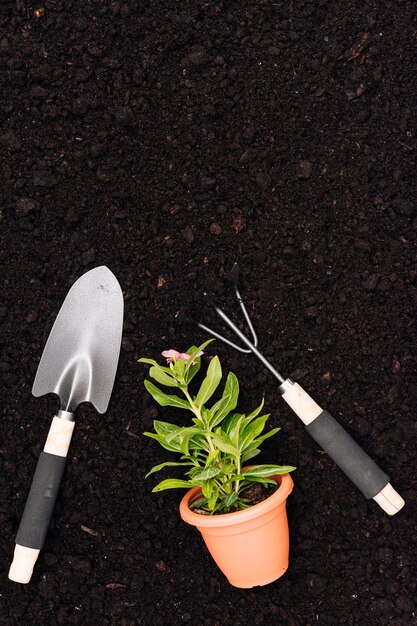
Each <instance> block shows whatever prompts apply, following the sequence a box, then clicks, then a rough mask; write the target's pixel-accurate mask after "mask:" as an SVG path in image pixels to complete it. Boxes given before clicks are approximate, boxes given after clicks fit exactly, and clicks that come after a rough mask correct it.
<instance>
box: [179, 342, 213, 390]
mask: <svg viewBox="0 0 417 626" xmlns="http://www.w3.org/2000/svg"><path fill="white" fill-rule="evenodd" d="M212 341H214V338H211V339H208V340H207V341H205V342H204V343H202V344H201V346H198V347H197V348H196V347H195V346H191V348H188V350H187V354H189V355H190V358H189V359H188V363H187V365H186V367H185V372H184V373H185V374H188V372H189V370H190V369H191V367H192V365H193V361H196V360H197V359H200V357H199V356H197V354H198V353H199V352H201V351H202V350H204V348H205V347H206V346H208V345H209V343H211V342H212ZM188 380H189V379H188Z"/></svg>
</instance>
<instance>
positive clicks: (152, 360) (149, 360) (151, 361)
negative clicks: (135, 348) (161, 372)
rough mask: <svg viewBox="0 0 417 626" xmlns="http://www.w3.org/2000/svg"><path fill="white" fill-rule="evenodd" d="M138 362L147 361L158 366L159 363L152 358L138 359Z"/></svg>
mask: <svg viewBox="0 0 417 626" xmlns="http://www.w3.org/2000/svg"><path fill="white" fill-rule="evenodd" d="M138 363H148V364H149V365H155V367H159V364H158V363H157V362H156V361H155V360H154V359H145V358H143V357H142V358H141V359H138Z"/></svg>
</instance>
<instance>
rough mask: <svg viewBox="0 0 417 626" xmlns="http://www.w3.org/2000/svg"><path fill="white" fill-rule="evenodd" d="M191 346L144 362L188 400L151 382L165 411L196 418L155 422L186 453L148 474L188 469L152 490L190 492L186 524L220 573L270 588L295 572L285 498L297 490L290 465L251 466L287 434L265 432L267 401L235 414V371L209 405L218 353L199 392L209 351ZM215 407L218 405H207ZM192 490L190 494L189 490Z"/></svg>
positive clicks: (218, 372)
mask: <svg viewBox="0 0 417 626" xmlns="http://www.w3.org/2000/svg"><path fill="white" fill-rule="evenodd" d="M210 341H213V340H212V339H210V340H209V341H207V342H205V343H204V344H203V345H202V346H200V347H195V346H192V347H191V348H189V349H188V350H187V352H185V353H180V352H177V351H176V350H167V351H165V352H162V354H163V356H165V358H166V359H167V361H168V363H167V365H166V366H163V365H160V364H158V363H157V362H156V361H154V360H153V359H147V358H142V359H139V361H140V362H142V363H146V364H148V365H150V366H151V367H150V369H149V376H150V377H151V378H152V379H153V380H154V381H156V382H157V383H159V384H160V385H163V386H164V387H170V388H172V389H176V390H178V392H180V394H181V395H177V394H170V393H166V392H165V391H162V390H161V388H160V387H158V386H157V385H155V384H154V383H153V382H151V381H150V380H145V387H146V389H147V391H148V392H149V393H150V394H151V395H152V396H153V398H154V399H155V400H156V401H157V402H158V403H159V404H160V405H161V406H171V407H176V408H179V409H184V410H186V411H188V412H189V413H191V415H190V417H191V421H190V423H189V424H188V425H186V426H178V425H176V424H172V423H168V422H163V421H160V420H155V421H154V422H153V426H154V429H155V432H146V433H144V434H145V435H146V436H148V437H152V438H153V439H156V441H158V442H159V443H160V445H161V446H162V447H163V448H165V449H166V450H169V451H170V452H175V453H177V454H179V455H180V459H179V461H166V462H164V463H161V464H159V465H156V466H155V467H153V468H152V469H151V470H150V472H149V473H148V474H147V476H149V475H150V474H153V473H154V472H159V471H160V470H161V469H163V468H165V467H171V466H178V467H181V468H184V470H185V476H186V478H182V479H178V478H168V479H165V480H163V481H162V482H160V483H159V484H157V485H156V486H155V487H154V488H153V490H152V491H153V492H159V491H162V490H164V489H175V488H185V489H188V491H187V493H186V495H185V496H184V497H183V499H182V501H181V504H180V514H181V517H182V518H183V520H185V521H186V522H188V523H189V524H191V525H193V526H196V527H197V528H198V530H199V531H200V532H201V534H202V536H203V538H204V541H205V543H206V545H207V547H208V549H209V551H210V553H211V555H212V557H213V558H214V560H215V561H216V563H217V565H218V566H219V568H220V569H221V570H222V571H223V573H224V574H225V575H226V577H227V578H228V580H229V582H230V583H231V584H232V585H234V586H236V587H254V586H256V585H266V584H267V583H270V582H272V581H274V580H276V579H277V578H279V577H280V576H282V574H284V572H285V571H286V569H287V568H288V553H289V533H288V522H287V515H286V509H285V507H286V499H287V497H288V495H289V494H290V493H291V491H292V487H293V481H292V479H291V477H290V475H289V472H291V471H292V470H294V469H295V468H294V467H291V466H280V465H271V464H270V465H249V466H247V465H246V463H247V462H248V461H250V460H251V459H253V457H255V456H256V455H257V454H259V452H260V449H259V446H260V445H261V444H262V442H263V441H265V439H268V438H269V437H272V436H273V435H275V434H276V433H277V432H278V431H279V430H280V429H279V428H273V429H272V430H269V431H267V432H265V425H266V422H267V419H268V417H269V415H260V414H261V412H262V409H263V404H264V403H263V401H262V402H261V404H260V405H259V406H258V407H257V408H256V409H255V410H254V411H252V412H251V413H249V414H242V413H239V412H237V411H235V409H236V406H237V401H238V396H239V383H238V379H237V378H236V376H235V375H234V374H233V373H232V372H229V374H228V375H227V378H226V382H225V385H224V388H223V392H222V395H221V397H220V398H219V399H218V400H217V401H216V402H214V403H210V402H209V401H210V399H211V398H212V396H213V394H214V392H215V391H216V389H217V388H218V386H219V385H220V382H221V379H222V368H221V364H220V361H219V358H218V357H217V356H214V357H213V358H212V359H211V360H210V363H209V365H208V367H207V371H206V375H205V377H204V379H203V381H202V383H201V385H200V386H199V388H198V390H197V392H196V393H195V394H193V393H192V392H191V391H190V383H191V382H192V380H193V379H194V377H195V375H196V374H197V372H198V371H199V369H200V366H201V355H202V354H203V349H204V348H205V347H206V346H207V344H208V343H210ZM208 404H211V406H208ZM190 488H191V489H190Z"/></svg>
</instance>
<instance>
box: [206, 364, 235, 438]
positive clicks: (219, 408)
mask: <svg viewBox="0 0 417 626" xmlns="http://www.w3.org/2000/svg"><path fill="white" fill-rule="evenodd" d="M238 397H239V381H238V379H237V377H236V376H235V374H233V372H229V373H228V375H227V379H226V384H225V386H224V390H223V395H222V397H221V398H220V400H218V401H217V402H216V403H215V404H214V405H213V406H212V407H211V413H212V415H213V419H212V420H211V422H210V425H211V427H212V428H214V427H215V426H217V425H218V424H220V422H221V421H223V419H224V418H225V417H226V415H228V414H229V413H230V411H233V409H235V408H236V405H237V401H238Z"/></svg>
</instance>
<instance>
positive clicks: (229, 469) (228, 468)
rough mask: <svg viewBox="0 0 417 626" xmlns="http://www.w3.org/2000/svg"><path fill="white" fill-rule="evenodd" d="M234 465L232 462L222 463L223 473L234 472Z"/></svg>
mask: <svg viewBox="0 0 417 626" xmlns="http://www.w3.org/2000/svg"><path fill="white" fill-rule="evenodd" d="M236 469H237V468H236V465H235V464H234V463H225V464H224V465H223V474H225V475H226V476H227V475H228V474H236Z"/></svg>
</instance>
